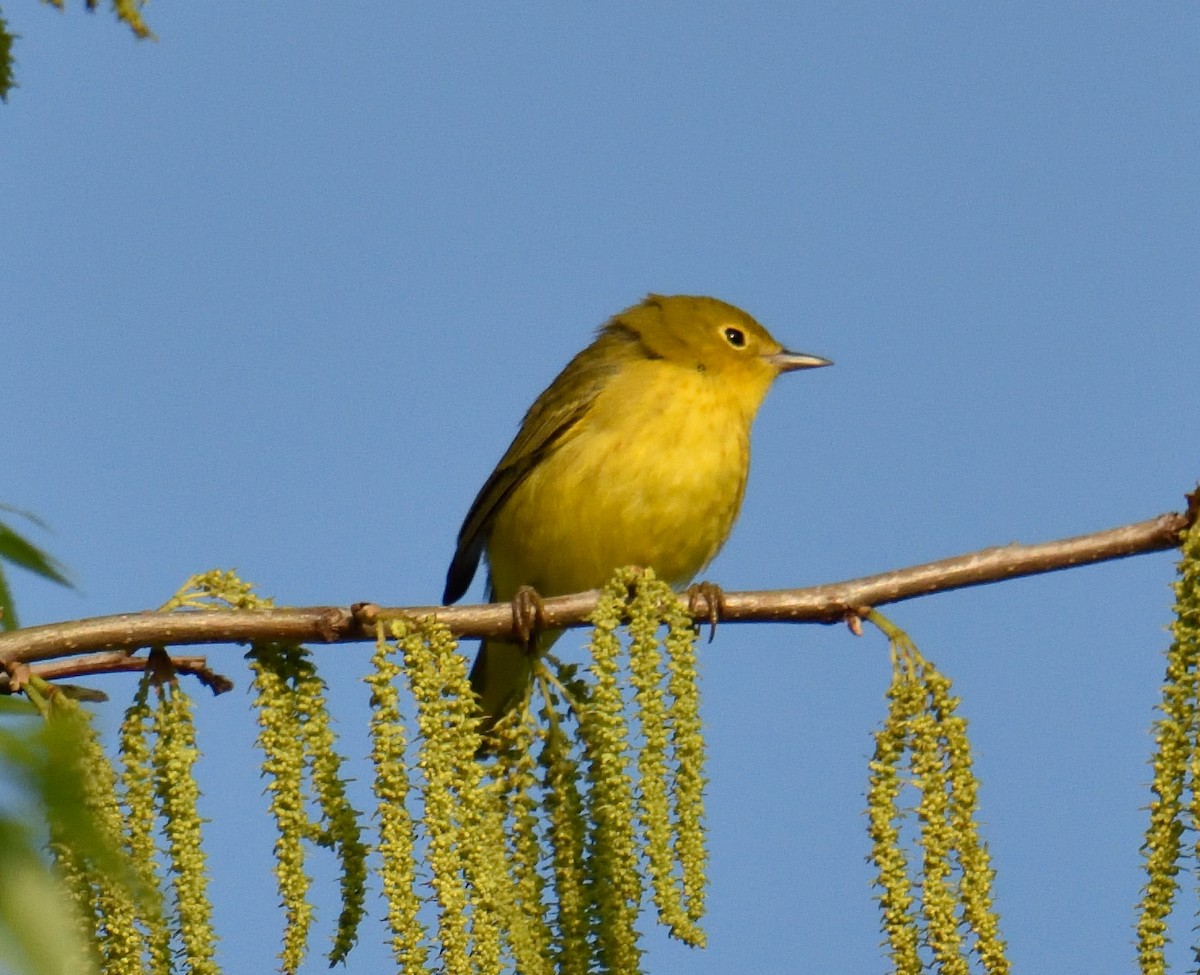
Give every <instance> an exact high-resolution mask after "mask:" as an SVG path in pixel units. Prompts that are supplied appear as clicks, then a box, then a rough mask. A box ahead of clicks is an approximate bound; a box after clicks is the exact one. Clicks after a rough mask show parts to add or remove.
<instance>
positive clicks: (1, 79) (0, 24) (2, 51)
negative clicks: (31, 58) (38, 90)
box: [0, 16, 17, 102]
mask: <svg viewBox="0 0 1200 975" xmlns="http://www.w3.org/2000/svg"><path fill="white" fill-rule="evenodd" d="M16 39H17V35H16V34H14V33H12V32H11V31H10V30H9V29H8V24H6V23H5V22H4V17H2V16H0V102H6V101H8V93H9V91H11V90H12V89H13V88H16V87H17V82H16V81H15V80H14V78H13V56H12V46H13V41H15V40H16Z"/></svg>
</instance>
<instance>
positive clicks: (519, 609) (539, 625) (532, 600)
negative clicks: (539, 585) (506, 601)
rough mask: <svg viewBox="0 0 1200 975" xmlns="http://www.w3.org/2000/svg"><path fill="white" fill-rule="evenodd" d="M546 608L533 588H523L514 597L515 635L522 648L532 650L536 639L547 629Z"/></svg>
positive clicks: (513, 618)
mask: <svg viewBox="0 0 1200 975" xmlns="http://www.w3.org/2000/svg"><path fill="white" fill-rule="evenodd" d="M545 617H546V607H545V605H544V604H543V603H542V597H541V596H540V595H538V591H537V590H536V589H534V588H533V586H521V587H520V588H519V589H518V590H517V591H516V592H515V593H513V597H512V620H513V633H514V635H515V636H516V638H517V642H518V643H520V644H521V646H523V647H525V648H527V649H532V648H533V642H534V639H535V638H536V637H537V635H538V632H539V631H540V630H543V629H545Z"/></svg>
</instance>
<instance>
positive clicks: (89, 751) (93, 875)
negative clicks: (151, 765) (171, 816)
mask: <svg viewBox="0 0 1200 975" xmlns="http://www.w3.org/2000/svg"><path fill="white" fill-rule="evenodd" d="M45 690H46V691H47V692H48V693H47V695H46V697H45V698H44V699H43V700H44V701H45V702H46V703H48V705H49V707H48V709H44V710H43V714H45V715H46V718H47V720H48V721H49V722H51V723H52V724H57V725H58V728H57V731H56V733H55V734H54V735H52V737H51V741H52V742H54V743H57V745H58V746H60V748H61V750H60V751H59V752H58V754H54V753H53V751H52V754H51V761H52V762H53V763H67V762H70V763H73V765H74V767H75V769H76V771H77V773H78V783H79V787H80V789H81V795H80V796H79V799H80V802H81V804H82V806H83V808H85V809H86V810H87V816H88V820H89V825H90V827H91V829H92V830H93V831H94V833H95V836H94V839H93V840H92V841H91V842H86V841H85V848H84V849H80V847H79V846H77V845H76V842H75V837H74V836H72V835H71V830H70V829H63V828H62V827H61V825H60V824H57V823H54V822H52V823H51V824H50V827H51V848H52V850H53V851H54V853H55V856H56V859H57V860H58V862H59V864H60V868H61V869H62V870H63V872H64V874H65V877H66V880H67V887H68V890H70V891H71V892H72V893H73V894H74V895H75V897H76V900H77V904H78V906H79V908H80V910H81V914H82V916H83V917H84V918H85V919H87V920H89V921H90V922H91V924H92V930H91V931H89V932H87V933H88V935H89V940H91V941H92V942H93V943H94V944H96V945H97V947H98V950H99V956H100V967H101V970H102V971H103V972H104V973H105V975H142V971H143V969H142V936H141V932H140V931H139V930H138V926H137V922H138V914H139V910H138V898H137V896H136V895H137V894H138V893H139V891H138V890H137V883H136V877H135V875H134V871H133V868H132V865H131V864H129V862H128V861H127V860H126V859H125V858H123V857H121V855H120V852H121V849H122V848H121V834H122V826H123V820H122V816H121V810H120V807H119V806H118V804H117V797H116V791H117V776H116V772H115V771H114V769H113V767H112V763H111V762H109V760H108V756H107V755H106V754H105V753H104V748H103V747H102V746H101V744H100V741H99V738H98V736H97V735H96V732H95V729H94V728H93V727H92V723H91V716H90V715H89V714H88V712H87V711H86V710H84V709H83V708H82V707H80V706H79V704H77V703H76V702H75V701H72V700H70V699H69V698H67V697H66V696H65V695H63V694H60V693H56V692H55V689H53V688H45ZM74 825H75V826H76V827H77V826H79V825H82V824H80V823H78V822H77V823H75V824H74Z"/></svg>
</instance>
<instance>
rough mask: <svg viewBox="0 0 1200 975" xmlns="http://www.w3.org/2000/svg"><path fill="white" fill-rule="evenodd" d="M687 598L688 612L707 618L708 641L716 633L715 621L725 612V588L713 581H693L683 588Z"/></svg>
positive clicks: (711, 640)
mask: <svg viewBox="0 0 1200 975" xmlns="http://www.w3.org/2000/svg"><path fill="white" fill-rule="evenodd" d="M684 592H685V593H687V598H688V612H689V613H691V614H692V616H693V617H696V616H703V617H704V619H706V620H708V642H709V643H712V642H713V637H715V636H716V635H717V623H718V622H720V619H721V614H722V613H723V612H725V590H723V589H722V588H721V587H720V586H718V585H717V584H716V583H715V582H708V581H707V580H705V581H701V582H694V583H692V584H691V585H690V586H688V587H687V589H685V590H684Z"/></svg>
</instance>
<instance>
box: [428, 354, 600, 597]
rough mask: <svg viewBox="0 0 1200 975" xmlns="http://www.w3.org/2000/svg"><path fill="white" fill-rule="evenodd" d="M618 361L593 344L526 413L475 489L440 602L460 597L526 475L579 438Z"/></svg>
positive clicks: (577, 357) (573, 360)
mask: <svg viewBox="0 0 1200 975" xmlns="http://www.w3.org/2000/svg"><path fill="white" fill-rule="evenodd" d="M620 358H621V357H620V356H619V355H618V356H611V355H610V356H603V355H599V354H597V353H596V346H595V345H593V346H591V347H589V348H588V349H585V350H584V351H583V352H581V353H580V354H579V355H577V356H576V357H575V358H574V359H572V360H571V362H570V363H569V364H568V365H567V367H566V369H564V370H563V371H562V373H560V374H559V377H558V378H557V379H555V380H554V382H553V383H551V384H550V386H549V388H548V389H547V390H546V391H545V392H544V393H542V395H541V396H539V397H538V398H537V400H536V401H535V402H534V404H533V406H531V407H530V408H529V412H528V413H526V414H525V419H524V420H523V421H522V422H521V429H520V430H519V431H518V432H517V436H516V439H514V440H513V442H512V445H511V446H510V447H509V448H508V450H507V451H506V452H505V454H504V456H503V457H502V458H501V459H500V463H499V464H497V465H496V469H495V470H494V471H492V476H491V477H489V478H488V479H487V482H486V483H485V484H484V485H483V487H482V488H481V489H480V491H479V494H478V495H477V496H476V498H475V503H474V504H472V505H471V510H470V511H468V512H467V517H466V519H465V520H464V521H463V526H462V528H461V529H460V530H459V533H458V548H457V549H456V550H455V552H454V558H453V559H452V560H451V562H450V569H449V571H448V572H447V573H446V591H445V594H444V595H443V596H442V601H443V602H444V603H452V602H454V601H456V600H458V599H460V598H462V595H463V593H465V592H466V591H467V587H468V586H470V585H471V580H472V579H473V578H474V577H475V570H476V568H478V566H479V558H480V556H481V555H482V554H483V549H484V546H485V545H486V544H487V539H488V534H489V532H490V531H491V527H492V521H493V519H494V518H495V517H496V513H497V512H498V511H499V510H500V509H501V508H502V507H503V506H504V502H505V501H507V500H508V498H509V496H510V495H511V494H512V493H513V491H515V490H516V489H517V487H518V486H519V485H520V484H521V482H522V481H524V480H525V478H527V477H528V476H529V473H530V471H532V470H533V469H534V468H535V467H537V465H538V464H540V463H541V462H542V461H544V460H545V459H546V458H547V457H548V456H550V455H551V454H552V453H554V451H555V450H557V449H558V448H559V447H561V446H562V445H563V444H564V443H566V442H567V441H569V440H570V439H571V438H572V437H574V436H575V434H576V433H578V431H579V427H580V422H581V421H582V420H583V418H584V417H585V416H587V414H588V413H589V412H590V411H591V409H592V406H593V405H594V404H595V402H596V397H597V396H598V395H599V394H600V391H601V390H602V389H603V388H604V385H605V382H606V381H607V380H608V378H609V377H610V376H611V375H612V374H613V373H614V372H616V371H617V370H618V369H619V368H620Z"/></svg>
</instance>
